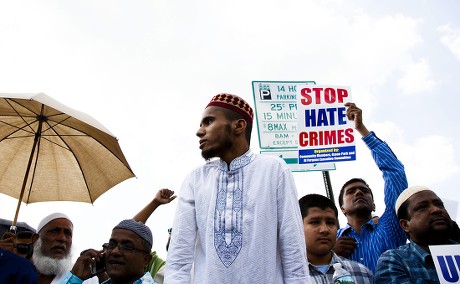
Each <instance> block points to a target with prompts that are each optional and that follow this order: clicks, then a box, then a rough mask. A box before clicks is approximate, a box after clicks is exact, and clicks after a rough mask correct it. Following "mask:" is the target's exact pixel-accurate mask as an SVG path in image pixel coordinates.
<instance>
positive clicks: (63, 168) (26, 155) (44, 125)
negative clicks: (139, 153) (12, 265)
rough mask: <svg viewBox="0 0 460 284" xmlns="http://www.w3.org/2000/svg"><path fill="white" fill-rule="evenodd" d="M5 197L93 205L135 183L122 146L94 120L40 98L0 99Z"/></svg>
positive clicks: (0, 179) (0, 183)
mask: <svg viewBox="0 0 460 284" xmlns="http://www.w3.org/2000/svg"><path fill="white" fill-rule="evenodd" d="M0 161H1V162H0V193H4V194H6V195H9V196H11V197H14V198H17V199H18V205H17V209H16V214H15V217H14V220H13V224H12V225H13V228H14V226H16V222H17V218H18V213H19V208H20V206H21V201H23V202H25V203H33V202H41V201H79V202H89V203H93V202H94V201H95V200H96V199H97V198H98V197H99V196H100V195H101V194H103V193H104V192H106V191H107V190H109V189H110V188H112V187H113V186H115V185H116V184H118V183H120V182H122V181H124V180H125V179H127V178H130V177H133V176H134V173H133V172H132V170H131V168H130V166H129V164H128V162H127V161H126V158H125V157H124V155H123V152H122V151H121V148H120V145H119V144H118V140H117V139H116V138H115V137H114V135H112V134H111V133H110V131H108V130H107V129H106V128H105V127H104V126H102V124H100V123H99V122H98V121H96V120H95V119H94V118H92V117H90V116H88V115H86V114H84V113H82V112H79V111H76V110H74V109H71V108H69V107H67V106H64V105H62V104H61V103H59V102H57V101H56V100H54V99H52V98H51V97H49V96H47V95H45V94H43V93H39V94H4V93H0Z"/></svg>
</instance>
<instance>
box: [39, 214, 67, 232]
mask: <svg viewBox="0 0 460 284" xmlns="http://www.w3.org/2000/svg"><path fill="white" fill-rule="evenodd" d="M55 219H67V220H69V221H70V218H69V217H68V216H67V215H66V214H64V213H53V214H50V215H48V216H46V217H45V218H43V220H41V222H40V224H38V227H37V233H38V232H40V231H41V229H43V227H45V226H46V224H48V223H49V222H51V221H53V220H55ZM70 222H71V223H72V221H70Z"/></svg>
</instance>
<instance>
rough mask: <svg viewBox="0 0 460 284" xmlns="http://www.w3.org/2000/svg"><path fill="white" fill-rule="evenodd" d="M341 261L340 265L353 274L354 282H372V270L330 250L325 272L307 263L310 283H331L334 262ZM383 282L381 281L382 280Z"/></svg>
mask: <svg viewBox="0 0 460 284" xmlns="http://www.w3.org/2000/svg"><path fill="white" fill-rule="evenodd" d="M338 262H339V263H341V264H342V267H343V268H344V269H345V270H346V271H348V272H350V274H351V275H352V276H353V278H354V280H355V283H356V284H369V283H373V279H374V276H373V275H372V272H371V271H370V270H369V268H367V267H366V266H364V265H362V264H361V263H359V262H356V261H353V260H349V259H346V258H344V257H341V256H338V255H336V254H335V253H334V252H332V259H331V262H330V263H329V268H328V270H327V271H326V273H322V272H321V271H320V270H319V269H317V268H316V267H315V266H314V265H313V264H311V263H309V264H308V268H309V269H310V280H311V283H317V284H328V283H332V282H333V281H332V276H333V275H334V267H333V265H334V263H338ZM382 283H383V282H382Z"/></svg>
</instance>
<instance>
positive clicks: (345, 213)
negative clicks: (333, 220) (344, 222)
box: [340, 206, 347, 216]
mask: <svg viewBox="0 0 460 284" xmlns="http://www.w3.org/2000/svg"><path fill="white" fill-rule="evenodd" d="M340 210H342V213H343V215H345V216H347V211H346V210H345V209H344V208H343V206H340Z"/></svg>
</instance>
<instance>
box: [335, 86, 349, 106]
mask: <svg viewBox="0 0 460 284" xmlns="http://www.w3.org/2000/svg"><path fill="white" fill-rule="evenodd" d="M337 94H338V97H339V103H343V98H345V97H348V92H347V90H345V89H337Z"/></svg>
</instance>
